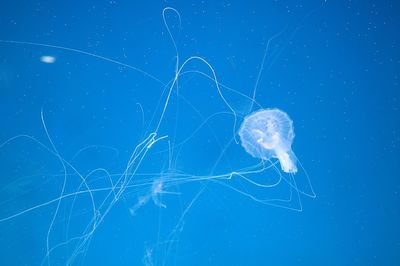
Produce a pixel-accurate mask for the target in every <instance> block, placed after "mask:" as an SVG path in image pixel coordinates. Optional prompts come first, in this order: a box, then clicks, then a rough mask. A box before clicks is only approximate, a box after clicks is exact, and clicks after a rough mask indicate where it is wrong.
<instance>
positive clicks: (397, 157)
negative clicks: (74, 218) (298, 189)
mask: <svg viewBox="0 0 400 266" xmlns="http://www.w3.org/2000/svg"><path fill="white" fill-rule="evenodd" d="M189 2H190V1H102V2H101V1H96V2H84V1H69V2H68V1H67V2H65V3H61V2H59V1H58V2H57V1H37V2H35V1H8V2H3V3H2V4H0V39H1V40H14V41H27V42H35V43H42V44H51V45H58V46H63V47H69V48H75V49H79V50H83V51H87V52H90V53H94V54H97V55H101V56H105V57H107V58H112V59H115V60H118V61H121V62H124V63H126V64H129V65H133V66H135V67H139V68H141V69H143V70H145V71H146V72H148V73H150V74H151V75H153V76H155V77H157V78H158V79H159V80H161V81H162V82H164V83H166V82H168V81H169V80H170V79H171V78H173V75H174V63H175V61H174V60H175V58H174V56H175V51H174V48H173V46H172V44H171V41H170V39H169V37H168V35H167V32H166V29H165V26H164V24H163V20H162V10H163V8H165V7H167V6H171V7H174V8H176V9H177V10H178V11H179V13H180V15H181V26H180V27H179V26H178V20H177V17H176V16H175V15H174V14H173V13H169V15H168V21H169V23H170V25H171V27H172V28H173V29H172V31H173V34H174V36H175V40H176V42H177V46H178V51H179V55H180V59H181V62H182V61H183V60H184V59H185V58H187V57H188V56H191V55H198V56H202V57H204V58H205V59H207V60H208V61H209V62H210V64H211V65H212V66H213V67H214V69H215V71H216V73H217V76H218V78H219V81H220V82H222V83H224V84H226V85H228V86H230V87H231V88H234V89H236V90H238V91H240V92H242V93H244V94H246V95H251V93H252V91H253V88H254V84H255V81H256V78H257V74H258V71H259V68H260V63H261V60H262V57H263V53H264V49H265V46H266V43H267V41H268V40H269V39H270V38H271V37H272V36H274V35H275V34H277V33H279V32H282V33H281V34H280V35H279V36H278V37H276V38H274V39H273V40H272V42H271V47H270V48H271V49H270V51H269V53H268V54H267V58H266V64H265V69H264V71H263V73H262V75H261V80H260V83H259V88H258V93H257V97H256V99H257V100H258V101H259V102H260V104H261V105H262V106H264V107H265V108H267V107H277V108H280V109H282V110H285V111H286V112H287V113H288V114H289V115H290V117H291V118H292V119H293V121H294V126H295V132H296V138H295V140H294V144H293V149H294V151H295V152H296V154H297V156H298V157H299V158H300V160H301V161H302V163H303V165H304V166H305V168H306V169H307V171H308V173H309V175H310V178H311V181H312V184H313V186H314V189H315V191H316V194H317V197H316V198H315V199H310V198H307V197H303V202H302V203H303V209H304V210H303V212H293V211H288V210H285V209H282V208H276V207H271V206H264V205H261V204H258V203H256V202H254V201H252V200H249V199H248V198H246V197H243V196H242V195H240V194H238V193H236V192H234V191H232V190H229V189H226V187H224V186H215V184H208V183H207V182H205V183H203V182H199V183H202V184H201V185H200V184H197V185H198V187H194V188H189V189H188V191H186V192H187V194H184V192H185V191H184V190H185V186H184V185H179V184H178V185H177V186H179V187H180V188H181V189H182V194H181V195H180V196H179V197H178V198H179V199H180V200H176V198H177V197H175V199H172V200H171V202H169V204H167V205H168V207H167V208H166V209H159V208H158V207H157V206H155V205H154V204H152V203H151V201H149V203H148V204H147V205H146V206H145V209H143V211H142V212H141V213H137V214H136V215H135V216H133V217H132V216H130V215H129V211H128V209H129V207H130V206H132V205H133V204H134V203H135V202H136V200H137V197H138V196H137V195H136V194H135V192H133V193H132V194H130V195H127V198H126V199H124V201H121V202H120V203H119V204H117V205H115V207H114V209H113V210H112V212H110V214H109V215H108V216H107V217H106V218H105V221H104V223H103V224H102V225H101V226H100V227H99V228H98V230H97V231H96V233H95V236H94V238H93V240H92V241H91V243H90V245H89V246H88V249H87V250H86V251H85V252H86V256H85V258H80V259H79V260H76V261H75V264H78V265H141V263H142V262H141V261H142V258H143V254H144V253H145V249H146V247H148V246H152V245H154V243H155V241H154V239H157V234H158V232H164V231H163V230H165V232H168V230H171V228H173V227H174V225H175V224H176V221H177V217H178V216H177V215H178V214H182V212H183V210H184V209H185V206H187V205H186V204H188V203H189V202H190V200H191V199H192V198H193V197H194V196H195V194H196V191H198V189H199V187H200V188H201V187H202V186H206V190H205V192H204V193H202V194H201V195H200V196H199V199H198V200H197V201H196V203H195V204H194V205H193V207H192V208H191V209H190V211H189V212H188V214H187V215H186V216H185V217H184V218H185V223H184V224H185V225H184V226H183V227H182V229H183V230H182V232H181V233H180V234H179V238H178V239H177V240H179V245H177V246H175V247H174V249H173V252H171V253H170V254H168V256H166V255H165V252H163V250H164V251H165V249H163V247H161V248H158V249H157V248H156V249H155V251H154V254H153V263H154V265H163V262H164V263H165V265H399V263H400V240H399V239H400V229H399V226H398V224H399V222H400V213H399V203H400V202H399V197H400V180H399V177H400V176H399V173H398V167H399V165H400V153H399V144H400V135H399V134H400V132H399V130H400V119H399V117H400V114H399V107H400V102H399V100H400V98H399V97H400V91H399V90H400V88H399V75H400V73H399V70H400V65H399V64H400V47H399V45H400V44H399V42H400V35H399V31H398V29H399V28H400V17H399V15H398V14H399V12H400V5H399V3H396V1H305V2H304V3H302V2H301V1H229V2H227V1H204V2H200V1H196V2H193V3H189ZM42 55H52V56H55V57H56V59H57V60H56V62H55V63H54V64H44V63H42V62H40V60H39V57H40V56H42ZM191 69H200V70H201V71H204V72H206V73H208V74H210V72H209V71H208V69H207V68H205V67H204V65H201V64H199V63H196V64H194V65H193V66H192V67H191ZM202 82H203V83H204V84H203V83H202ZM182 83H183V84H182V95H183V96H184V97H186V98H187V99H188V101H189V102H192V103H194V105H195V106H197V107H198V108H200V109H199V110H200V112H205V111H207V110H210V112H214V109H215V112H216V111H221V110H219V109H218V108H220V106H221V105H223V103H222V102H221V101H220V100H215V101H213V100H210V99H207V98H206V99H205V100H204V101H201V99H202V98H201V97H202V96H198V95H197V94H196V93H200V92H202V93H204V95H210V94H214V95H215V97H216V98H218V96H216V94H215V88H214V87H213V85H212V83H210V82H207V81H204V80H203V79H201V78H199V77H197V76H194V77H192V78H191V79H186V80H184V81H183V82H182ZM210 88H211V89H210ZM161 92H162V85H160V83H158V82H155V81H153V80H151V79H148V78H146V77H145V76H144V75H143V74H141V73H138V72H135V71H132V70H129V69H127V68H123V67H120V66H118V65H115V64H113V63H110V62H105V61H104V60H101V59H96V58H93V57H90V56H87V55H84V54H79V53H74V52H70V51H65V50H62V49H53V48H49V47H47V48H46V47H38V46H34V45H22V44H16V43H13V44H10V43H0V119H1V126H0V129H1V130H0V142H3V141H5V140H7V139H8V138H10V137H13V136H15V135H18V134H21V133H24V134H29V135H32V136H35V137H37V138H38V139H39V140H40V141H43V142H45V144H46V145H49V143H48V140H47V138H46V135H45V134H44V131H43V127H42V124H41V121H40V110H41V109H42V108H43V110H44V114H45V117H46V122H47V126H48V128H49V131H50V133H51V135H52V136H53V141H54V143H55V145H56V147H57V148H58V150H59V151H60V153H61V154H62V155H63V156H64V157H65V158H67V159H69V160H71V158H73V155H74V154H75V153H76V152H77V151H78V150H79V149H81V148H82V147H85V146H87V145H107V146H112V147H113V148H115V149H117V150H118V151H119V155H118V159H116V157H115V156H117V155H115V151H113V150H107V151H106V153H107V155H104V156H103V155H98V157H95V156H93V155H91V156H88V157H87V158H83V159H82V160H81V162H77V167H78V168H79V167H81V169H85V170H87V169H93V168H95V167H99V166H102V167H106V168H108V169H113V170H112V171H113V172H117V173H118V172H119V173H120V172H122V171H123V167H124V164H125V163H126V161H127V159H128V158H129V153H130V152H131V151H132V149H133V148H134V146H135V145H137V144H138V142H139V140H141V139H142V138H143V136H147V134H148V133H149V131H148V130H149V128H152V127H154V123H152V122H151V117H152V115H153V114H154V113H155V112H156V104H157V102H158V101H159V99H160V96H161ZM204 95H203V96H204ZM205 97H207V96H205ZM210 97H211V96H210ZM196 99H198V102H196ZM212 99H214V98H212ZM137 102H140V103H141V104H142V107H143V109H144V117H145V121H144V122H142V120H141V112H140V111H139V109H138V105H137V104H136V103H137ZM235 107H236V108H237V110H239V112H240V113H242V114H245V113H246V110H247V108H248V102H247V101H245V100H243V101H241V100H240V99H239V100H236V101H235ZM179 108H180V109H179V110H180V111H179V114H181V115H182V117H184V116H185V105H182V106H181V107H179ZM222 111H226V109H223V108H222ZM188 115H189V114H188ZM172 120H173V119H172ZM190 121H191V120H190ZM226 123H227V124H226V125H228V126H227V128H229V125H231V121H230V120H229V121H228V122H226ZM186 124H187V123H186ZM187 125H188V128H186V127H185V124H180V126H179V127H178V128H173V127H172V126H171V128H170V130H177V131H179V132H185V130H187V131H190V130H191V129H190V126H189V124H187ZM226 125H224V124H214V126H216V127H218V126H220V127H226ZM164 130H166V131H164V132H163V133H164V134H168V133H165V132H168V126H166V128H165V129H164ZM217 130H218V129H217ZM150 131H151V130H150ZM229 132H230V131H229ZM200 137H202V135H200ZM203 137H204V138H206V136H205V135H204V136H203ZM220 152H221V150H220V149H219V148H218V147H216V148H215V149H211V150H210V151H208V154H207V155H206V156H204V155H202V154H201V153H195V152H194V151H193V154H192V156H193V157H192V156H182V160H181V161H180V160H179V158H180V157H179V158H178V157H177V158H178V159H177V161H176V162H175V163H176V164H177V165H174V166H173V168H174V169H176V170H177V169H180V168H185V170H186V171H188V172H192V173H197V172H198V173H201V172H202V170H204V169H208V168H207V166H209V165H208V164H207V163H205V164H206V166H203V161H205V160H206V159H207V158H214V157H216V156H218V154H220ZM186 154H188V155H190V149H189V150H187V151H186ZM107 156H108V157H107ZM231 156H232V157H236V158H240V157H246V156H248V155H247V154H246V153H245V152H244V151H243V150H241V149H237V150H236V151H235V153H234V154H231ZM107 158H108V159H107ZM109 158H112V160H111V159H109ZM210 160H213V159H210ZM161 161H162V160H161ZM164 163H165V162H164ZM92 166H93V167H92ZM242 166H243V165H242ZM146 167H147V168H149V169H150V170H149V171H151V168H152V167H153V170H152V171H153V172H161V171H163V169H164V170H165V168H166V166H165V165H162V163H161V165H160V164H157V163H156V162H154V163H153V164H152V163H151V162H147V163H146ZM0 168H1V169H3V170H1V171H0V173H1V174H0V185H1V191H0V194H1V205H0V206H1V207H0V214H1V217H5V216H8V215H10V214H12V213H13V211H14V213H15V211H16V210H22V209H24V208H26V207H27V206H32V205H34V204H39V203H41V202H44V201H47V200H50V199H52V198H54V197H55V196H54V195H57V194H58V193H59V190H60V185H61V179H57V178H54V176H55V175H54V173H59V168H60V165H59V164H58V162H57V160H56V159H55V158H54V156H49V155H48V154H47V153H46V152H44V151H43V149H41V148H38V146H37V145H34V144H32V142H29V141H20V142H16V143H13V144H12V145H6V146H4V147H3V148H2V149H1V161H0ZM85 170H82V171H85ZM215 170H216V172H218V169H215ZM220 170H221V171H222V170H224V169H220ZM57 171H58V172H57ZM204 171H205V172H207V170H204ZM50 173H51V174H50ZM202 174H203V173H202ZM35 175H36V176H44V177H40V178H39V179H38V178H36V177H35V178H34V177H32V176H35ZM211 183H212V182H211ZM175 189H176V188H175ZM138 193H139V192H138ZM143 193H145V192H143ZM167 197H168V198H166V201H168V200H169V199H170V198H174V196H167ZM82 200H83V201H84V204H82V205H79V206H82V209H83V208H84V207H83V206H87V198H86V199H82ZM179 202H180V203H179ZM179 204H181V205H179ZM79 206H78V207H77V209H78V210H79ZM53 212H54V205H53V206H47V207H45V208H43V209H40V210H37V211H34V212H31V213H28V214H25V215H23V216H20V217H18V218H15V219H12V220H9V221H6V222H2V223H0V264H2V265H40V263H41V259H42V258H43V256H44V254H45V245H46V244H45V239H46V232H47V229H48V226H49V222H50V221H51V217H52V213H53ZM160 217H162V218H160ZM64 221H65V220H64ZM159 221H161V222H159ZM59 226H60V227H58V228H61V229H57V230H59V231H56V232H55V236H54V238H53V240H54V242H53V243H57V240H60V239H58V238H57V237H58V236H57V232H61V231H63V230H64V228H63V227H62V219H61V218H60V224H59ZM160 228H161V229H160ZM164 228H165V229H164ZM63 232H64V231H63ZM175 240H176V239H175ZM61 253H62V252H61ZM61 253H56V254H55V255H54V256H55V257H54V260H53V261H52V264H54V265H65V261H66V258H65V257H63V255H62V254H61ZM57 256H58V257H57Z"/></svg>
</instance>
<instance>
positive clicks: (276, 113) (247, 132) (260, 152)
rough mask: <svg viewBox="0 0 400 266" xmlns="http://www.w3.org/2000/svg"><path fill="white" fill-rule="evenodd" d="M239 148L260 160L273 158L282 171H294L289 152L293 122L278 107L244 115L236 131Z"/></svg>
mask: <svg viewBox="0 0 400 266" xmlns="http://www.w3.org/2000/svg"><path fill="white" fill-rule="evenodd" d="M239 136H240V140H241V142H242V146H243V148H244V149H245V150H246V152H247V153H249V154H250V155H252V156H253V157H256V158H260V159H262V160H270V159H271V158H277V159H278V160H279V163H280V165H281V168H282V170H283V171H284V172H286V173H296V172H297V167H296V156H295V154H294V153H293V151H292V148H291V146H292V142H293V138H294V131H293V122H292V120H291V119H290V118H289V116H288V115H287V114H286V113H285V112H283V111H281V110H279V109H261V110H258V111H256V112H254V113H252V114H250V115H248V116H246V117H245V118H244V121H243V123H242V125H241V127H240V130H239Z"/></svg>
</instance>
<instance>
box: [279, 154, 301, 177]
mask: <svg viewBox="0 0 400 266" xmlns="http://www.w3.org/2000/svg"><path fill="white" fill-rule="evenodd" d="M276 157H277V158H278V160H279V163H280V164H281V168H282V170H283V171H284V172H285V173H292V174H295V173H296V172H297V166H296V157H295V156H294V154H293V152H291V151H289V152H288V151H285V150H283V149H276Z"/></svg>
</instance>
